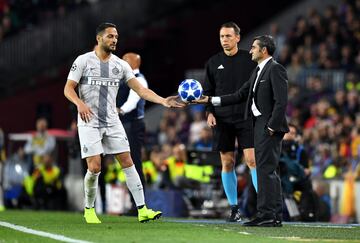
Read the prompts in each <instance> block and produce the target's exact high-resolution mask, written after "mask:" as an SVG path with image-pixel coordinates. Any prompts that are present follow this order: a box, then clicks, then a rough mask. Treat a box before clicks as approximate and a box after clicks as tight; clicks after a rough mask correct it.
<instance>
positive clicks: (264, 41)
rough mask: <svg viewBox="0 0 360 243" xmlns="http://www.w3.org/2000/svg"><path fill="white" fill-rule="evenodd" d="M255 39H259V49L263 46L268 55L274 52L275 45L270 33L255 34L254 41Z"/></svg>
mask: <svg viewBox="0 0 360 243" xmlns="http://www.w3.org/2000/svg"><path fill="white" fill-rule="evenodd" d="M256 40H258V41H259V46H260V48H261V49H262V48H264V47H265V48H266V50H267V52H268V53H269V55H270V56H272V55H273V54H274V52H275V49H276V47H275V41H274V38H273V37H272V36H271V35H261V36H256V37H255V38H254V41H256Z"/></svg>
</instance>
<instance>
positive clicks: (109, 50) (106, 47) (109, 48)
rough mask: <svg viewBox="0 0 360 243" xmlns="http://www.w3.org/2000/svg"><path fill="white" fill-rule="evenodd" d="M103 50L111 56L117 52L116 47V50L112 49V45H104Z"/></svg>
mask: <svg viewBox="0 0 360 243" xmlns="http://www.w3.org/2000/svg"><path fill="white" fill-rule="evenodd" d="M102 48H103V50H104V51H105V52H106V53H109V54H110V53H112V52H113V51H115V50H116V46H115V47H114V49H111V47H110V45H109V46H106V45H103V46H102Z"/></svg>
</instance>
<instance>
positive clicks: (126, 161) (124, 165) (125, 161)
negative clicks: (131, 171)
mask: <svg viewBox="0 0 360 243" xmlns="http://www.w3.org/2000/svg"><path fill="white" fill-rule="evenodd" d="M119 163H120V165H121V167H122V168H128V167H130V166H132V165H133V164H134V163H133V161H132V159H131V157H130V156H126V157H125V158H122V159H121V160H120V161H119Z"/></svg>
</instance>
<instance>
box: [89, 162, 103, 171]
mask: <svg viewBox="0 0 360 243" xmlns="http://www.w3.org/2000/svg"><path fill="white" fill-rule="evenodd" d="M88 169H89V171H90V172H92V173H99V172H100V171H101V164H100V163H92V164H89V167H88Z"/></svg>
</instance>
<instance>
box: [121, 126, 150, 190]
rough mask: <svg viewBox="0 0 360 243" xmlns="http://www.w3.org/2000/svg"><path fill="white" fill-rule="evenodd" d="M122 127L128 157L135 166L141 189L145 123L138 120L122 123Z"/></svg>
mask: <svg viewBox="0 0 360 243" xmlns="http://www.w3.org/2000/svg"><path fill="white" fill-rule="evenodd" d="M123 126H124V129H125V132H126V135H127V137H128V140H129V145H130V155H131V158H132V160H133V162H134V164H135V168H136V171H137V172H138V174H139V176H140V180H141V183H142V184H143V187H144V186H145V178H144V174H143V171H142V160H141V148H142V146H144V143H145V122H144V119H138V120H134V121H129V122H123Z"/></svg>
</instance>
